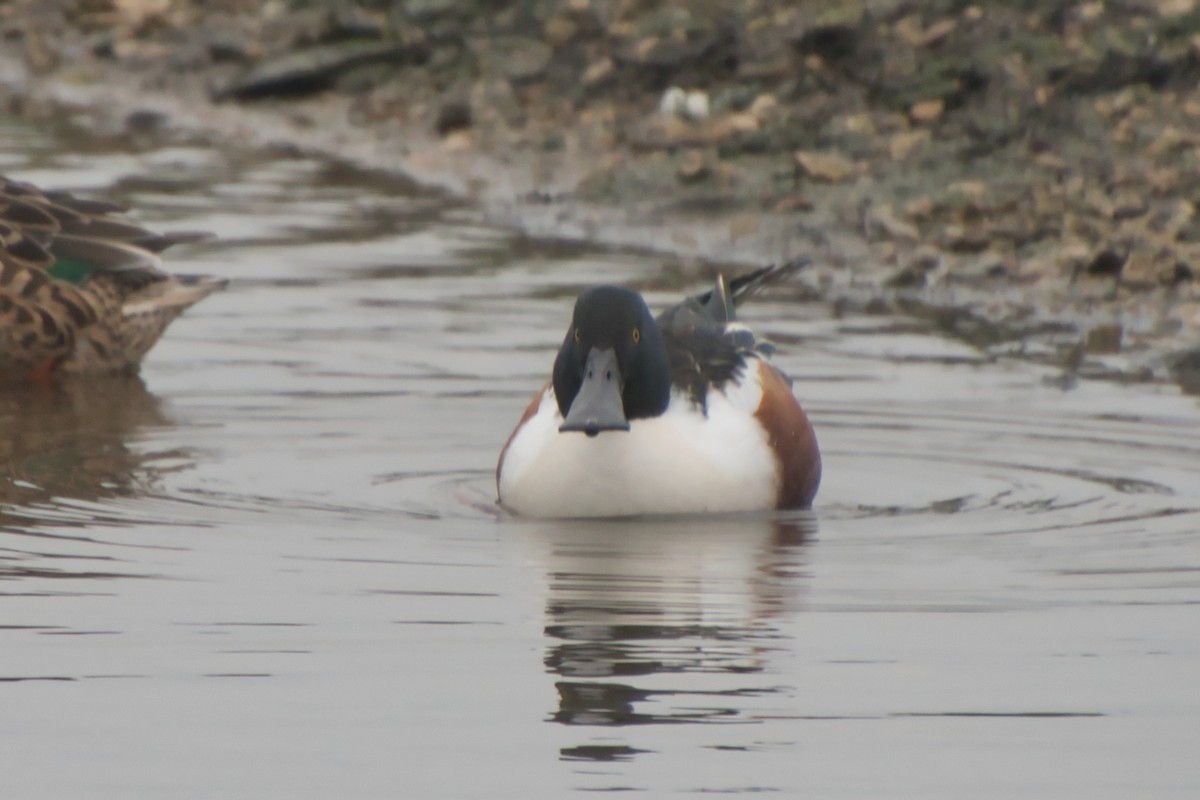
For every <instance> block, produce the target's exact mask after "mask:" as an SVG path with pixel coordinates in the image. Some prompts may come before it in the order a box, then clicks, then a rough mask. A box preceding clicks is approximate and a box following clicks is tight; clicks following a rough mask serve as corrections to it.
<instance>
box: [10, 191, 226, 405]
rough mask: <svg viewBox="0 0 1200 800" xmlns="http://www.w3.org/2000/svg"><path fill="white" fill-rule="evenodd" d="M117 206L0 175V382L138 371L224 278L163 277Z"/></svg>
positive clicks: (139, 232)
mask: <svg viewBox="0 0 1200 800" xmlns="http://www.w3.org/2000/svg"><path fill="white" fill-rule="evenodd" d="M123 211H124V209H123V208H122V207H121V206H118V205H115V204H113V203H109V202H105V201H101V200H87V199H82V198H78V197H74V196H72V195H70V194H67V193H66V192H52V191H42V190H40V189H38V188H37V187H36V186H33V185H31V184H28V183H22V182H19V181H14V180H11V179H8V178H5V177H3V176H0V384H4V383H24V382H43V383H44V382H49V381H51V380H52V379H54V378H56V377H57V376H60V375H70V374H83V375H101V374H118V373H133V372H136V371H137V369H138V367H139V365H140V364H141V361H142V358H143V357H144V356H145V355H146V352H147V351H149V350H150V348H151V347H153V346H154V343H155V342H157V341H158V339H159V337H160V336H161V335H162V333H163V331H164V330H166V328H167V326H168V325H169V324H170V323H171V322H172V321H173V320H174V319H175V318H176V317H178V316H179V315H180V314H182V313H183V311H184V310H185V309H187V308H188V307H189V306H191V305H192V304H193V303H196V302H198V301H199V300H201V299H203V298H204V297H206V296H207V295H209V294H210V293H212V292H213V291H215V290H216V289H219V288H221V287H222V286H223V285H224V284H225V282H224V281H222V280H218V279H215V278H211V277H207V276H185V275H169V274H167V273H166V272H164V271H162V269H161V266H162V265H161V262H160V260H159V257H158V255H157V254H158V253H159V252H161V251H162V250H164V249H166V248H167V247H170V246H171V245H174V244H178V243H180V242H189V241H195V240H197V239H203V238H208V235H207V234H199V233H194V232H181V233H167V234H159V233H154V232H152V231H149V230H146V229H145V228H143V227H141V226H140V225H137V224H135V223H133V222H131V221H129V220H128V219H126V218H124V217H123V216H122V213H121V212H123Z"/></svg>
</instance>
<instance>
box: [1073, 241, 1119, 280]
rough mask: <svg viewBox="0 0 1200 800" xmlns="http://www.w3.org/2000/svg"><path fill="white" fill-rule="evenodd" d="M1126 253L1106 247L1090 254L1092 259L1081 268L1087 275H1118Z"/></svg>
mask: <svg viewBox="0 0 1200 800" xmlns="http://www.w3.org/2000/svg"><path fill="white" fill-rule="evenodd" d="M1126 258H1127V255H1126V254H1123V253H1118V252H1117V251H1116V250H1115V249H1114V248H1111V247H1106V248H1104V249H1103V250H1101V251H1100V252H1098V253H1096V254H1095V255H1094V256H1092V260H1091V261H1089V262H1088V265H1087V266H1086V267H1084V268H1083V271H1084V272H1086V273H1087V274H1088V275H1093V276H1096V277H1103V276H1106V275H1108V276H1111V275H1120V274H1121V270H1122V269H1123V268H1124V266H1125V260H1126Z"/></svg>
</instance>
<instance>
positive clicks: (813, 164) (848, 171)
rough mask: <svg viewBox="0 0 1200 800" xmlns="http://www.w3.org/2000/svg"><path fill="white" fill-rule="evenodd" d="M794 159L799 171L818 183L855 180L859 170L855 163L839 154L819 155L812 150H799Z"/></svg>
mask: <svg viewBox="0 0 1200 800" xmlns="http://www.w3.org/2000/svg"><path fill="white" fill-rule="evenodd" d="M793 159H794V161H795V163H796V166H797V168H798V169H799V170H802V171H803V172H804V174H805V175H807V176H808V177H809V178H811V179H813V180H816V181H824V182H826V183H842V182H843V181H848V180H850V179H851V178H853V177H854V176H855V175H856V174H857V173H858V169H857V168H856V167H855V165H854V164H853V162H851V161H849V160H847V159H846V158H844V157H842V156H840V155H838V154H837V153H819V152H815V151H811V150H797V151H796V152H795V153H794V154H793Z"/></svg>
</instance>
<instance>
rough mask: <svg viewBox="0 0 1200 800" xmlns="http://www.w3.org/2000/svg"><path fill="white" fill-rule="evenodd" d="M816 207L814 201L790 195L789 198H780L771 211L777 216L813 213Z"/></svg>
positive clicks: (801, 196) (797, 195) (798, 195)
mask: <svg viewBox="0 0 1200 800" xmlns="http://www.w3.org/2000/svg"><path fill="white" fill-rule="evenodd" d="M815 207H816V206H814V205H813V201H812V200H809V199H808V198H807V197H805V196H804V195H800V194H790V195H788V196H787V197H783V198H780V200H778V201H777V202H776V203H775V205H774V206H772V208H771V210H772V211H774V212H775V213H777V214H786V213H788V212H790V211H812V210H813V209H814V208H815Z"/></svg>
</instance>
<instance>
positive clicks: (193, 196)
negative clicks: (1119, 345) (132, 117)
mask: <svg viewBox="0 0 1200 800" xmlns="http://www.w3.org/2000/svg"><path fill="white" fill-rule="evenodd" d="M0 139H2V140H3V141H4V142H5V144H6V147H5V148H3V153H2V154H0V168H2V169H3V171H5V172H8V173H10V174H12V175H13V176H14V177H18V178H21V179H25V180H31V181H34V182H37V183H40V184H42V185H47V186H56V187H63V188H71V189H77V190H86V191H92V192H96V193H99V194H105V195H109V196H114V197H117V198H119V199H122V200H124V201H126V202H128V203H130V204H131V205H133V206H135V207H137V208H138V209H139V218H140V219H141V220H143V221H144V222H147V223H150V224H152V225H154V226H157V227H161V228H187V229H206V230H211V231H214V232H216V233H217V234H218V235H219V236H220V239H219V240H218V241H217V242H214V243H211V244H205V245H198V246H192V247H191V248H190V249H186V250H185V249H182V248H181V249H180V250H179V251H178V252H173V253H172V254H171V258H170V259H169V263H170V264H171V266H172V267H173V268H174V269H176V270H178V271H181V272H202V273H211V274H217V275H221V276H225V277H228V278H230V279H231V285H230V288H229V289H228V290H227V291H226V292H224V293H222V294H219V295H215V296H213V297H211V298H209V299H208V300H206V301H205V302H203V303H202V304H200V305H199V306H197V307H195V308H194V309H192V311H190V312H189V313H188V314H187V315H186V316H185V317H184V318H182V319H181V320H180V321H179V322H177V323H176V324H175V325H174V327H173V328H172V329H171V330H170V332H169V333H168V335H167V338H166V339H165V340H164V341H163V343H162V344H161V345H160V346H159V347H158V348H157V349H155V350H154V351H153V352H152V353H151V355H150V357H149V359H148V360H147V363H146V365H145V369H144V371H143V376H142V380H141V381H116V382H111V383H103V384H99V385H89V386H82V387H76V388H74V389H73V390H68V391H62V392H56V393H47V392H31V393H24V392H12V393H9V394H7V395H4V396H0V429H2V430H3V432H4V433H3V437H2V438H0V455H3V458H2V459H0V469H2V470H3V472H2V473H0V527H2V528H3V531H2V532H0V796H2V797H4V798H130V797H154V798H209V797H254V798H289V800H292V799H294V798H329V797H338V798H360V797H361V798H374V797H403V798H443V797H445V798H453V797H486V798H561V797H567V796H572V795H575V794H577V793H585V792H597V791H621V792H630V793H637V794H640V795H642V796H650V797H662V796H675V795H680V794H708V793H717V794H735V795H736V794H750V793H759V792H762V793H774V794H775V795H778V796H785V797H791V796H804V797H822V798H824V797H833V798H837V797H881V798H906V797H920V798H939V797H944V798H963V797H971V798H980V797H983V798H987V797H996V798H1001V797H1004V798H1008V797H1053V798H1088V800H1093V799H1094V798H1123V799H1124V798H1130V797H1156V798H1168V797H1171V798H1174V797H1178V798H1193V797H1196V796H1198V793H1200V766H1198V765H1197V762H1196V757H1195V754H1196V742H1197V740H1198V738H1200V689H1198V688H1197V679H1198V678H1200V605H1198V604H1200V532H1198V522H1200V513H1198V512H1200V408H1198V405H1197V400H1196V399H1195V398H1192V397H1186V396H1182V395H1180V394H1179V393H1178V391H1177V390H1176V389H1175V388H1173V387H1168V386H1160V385H1149V384H1146V385H1118V384H1113V383H1104V382H1088V381H1085V382H1082V383H1080V384H1079V385H1077V386H1075V387H1074V388H1070V389H1064V388H1062V384H1061V382H1059V381H1057V380H1055V378H1056V377H1057V376H1056V375H1055V374H1054V372H1053V371H1052V370H1049V369H1047V368H1045V367H1041V366H1037V365H1033V364H1030V363H1027V362H1022V361H1018V360H1005V359H1000V360H996V359H988V358H984V357H982V356H981V355H980V354H979V353H978V352H976V351H975V350H972V349H971V348H969V347H967V346H965V345H963V344H960V343H957V342H954V341H950V340H946V339H943V338H939V337H938V336H937V335H935V334H934V333H933V332H931V331H929V330H926V329H924V328H922V327H921V326H920V325H919V324H917V323H909V322H905V321H903V320H897V319H893V318H883V317H855V316H847V317H835V316H833V315H832V314H831V313H830V310H829V309H828V308H827V307H826V306H824V305H821V304H819V303H815V302H803V301H801V300H798V299H797V298H798V297H799V296H800V295H802V293H801V292H797V291H791V292H789V290H788V289H787V288H783V289H781V290H779V291H777V292H774V293H772V294H769V295H767V296H764V297H762V298H759V299H757V300H756V302H755V303H754V304H753V305H749V306H747V307H746V308H745V311H744V317H745V319H746V320H747V321H748V322H749V323H751V324H752V325H754V326H755V327H756V328H757V329H758V330H759V331H760V332H762V333H765V334H767V335H768V336H770V337H771V338H773V339H775V340H776V341H777V342H779V343H780V353H779V356H778V361H779V362H780V364H781V365H782V366H783V367H784V369H785V370H787V371H788V372H789V373H790V374H791V375H792V376H793V377H794V378H795V379H796V389H797V393H798V395H799V396H800V398H801V400H802V401H803V402H804V404H805V406H806V408H807V409H808V410H809V413H810V415H811V416H812V418H813V420H814V423H815V425H816V427H817V430H818V434H819V437H820V440H821V444H822V448H823V451H824V456H825V476H826V477H825V483H824V486H823V488H822V491H821V494H820V495H819V497H818V502H817V505H816V508H815V510H814V511H813V512H812V513H811V514H790V515H782V516H752V517H745V516H739V517H728V518H710V519H679V520H661V521H645V522H636V521H635V522H631V521H622V522H587V523H573V522H554V523H549V522H527V521H521V520H517V519H512V518H510V517H508V516H506V515H505V514H503V513H501V512H499V511H498V510H497V509H496V507H495V505H494V484H493V469H494V465H495V459H496V455H497V453H498V451H499V449H500V447H501V446H502V444H503V443H504V441H505V439H506V437H507V435H508V433H509V431H510V430H511V428H512V426H513V424H514V423H515V421H516V419H517V417H519V415H520V413H521V411H522V409H523V408H524V406H525V404H526V403H527V401H528V399H529V397H530V395H531V394H532V392H533V391H534V390H536V389H537V388H539V387H540V386H541V384H542V382H543V381H544V380H545V377H546V375H547V373H548V370H549V366H550V362H551V360H552V358H553V352H554V350H555V348H556V343H557V342H558V341H559V340H561V335H562V330H563V327H564V325H565V324H566V322H567V317H568V314H569V310H570V305H571V302H572V298H573V296H574V295H575V294H576V293H577V292H578V290H579V289H580V287H583V286H586V285H590V284H592V283H594V282H597V281H609V282H621V283H627V284H630V285H634V286H637V287H639V288H641V289H643V290H645V291H646V293H647V296H648V299H649V300H650V301H651V303H652V304H653V305H655V306H660V305H662V304H666V303H668V302H671V301H673V300H674V299H676V298H677V297H678V296H680V294H682V293H683V292H686V291H694V290H697V289H700V288H703V287H704V285H705V284H706V283H707V281H708V279H709V277H708V276H709V272H708V271H707V270H706V269H704V268H701V267H698V266H694V267H689V266H688V265H683V266H682V267H680V265H678V264H677V263H674V262H673V260H672V259H669V258H664V257H662V256H657V255H652V254H644V253H630V252H614V251H611V250H609V251H605V250H599V249H594V248H590V247H587V246H581V245H568V244H562V243H557V244H556V243H549V242H539V241H531V240H528V239H525V238H522V237H521V236H519V235H517V234H515V233H513V232H512V231H508V230H504V229H498V228H494V227H488V226H484V225H480V224H476V223H474V222H472V219H473V218H474V217H473V216H472V213H471V211H470V210H469V209H464V208H461V207H456V206H455V204H453V203H451V202H449V201H447V200H445V199H443V198H439V197H437V196H434V195H430V194H422V193H420V192H417V191H415V190H414V188H413V187H411V186H408V185H406V184H405V183H404V182H402V181H395V180H384V179H380V178H379V177H378V176H372V175H369V174H365V173H360V172H356V171H354V170H351V169H349V168H346V167H344V166H337V165H330V164H327V163H324V162H321V161H317V160H310V159H303V158H285V157H283V156H272V155H269V154H263V153H238V152H236V151H230V150H215V149H211V148H206V147H200V146H195V147H190V146H176V147H169V148H167V147H164V148H158V149H149V150H140V151H135V150H131V149H128V148H127V147H125V146H124V145H120V144H106V143H105V142H103V141H97V140H96V139H95V138H89V139H87V140H86V141H85V140H82V139H75V138H71V137H64V136H63V135H62V134H51V133H50V132H47V131H45V130H36V129H30V128H28V127H20V126H14V125H12V124H11V123H10V124H7V125H4V126H2V127H0Z"/></svg>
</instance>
